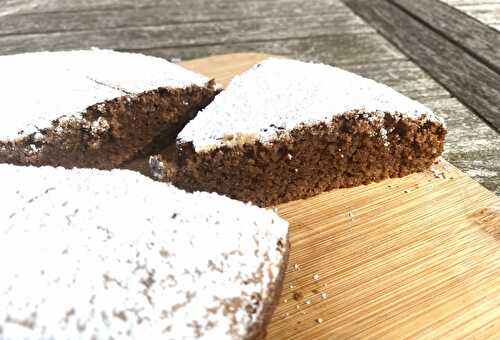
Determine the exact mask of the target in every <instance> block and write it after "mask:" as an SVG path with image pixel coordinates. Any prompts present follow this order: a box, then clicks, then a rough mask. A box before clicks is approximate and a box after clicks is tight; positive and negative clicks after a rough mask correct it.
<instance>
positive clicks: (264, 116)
mask: <svg viewBox="0 0 500 340" xmlns="http://www.w3.org/2000/svg"><path fill="white" fill-rule="evenodd" d="M354 110H359V111H365V112H367V113H373V114H375V115H377V114H378V115H380V114H382V113H384V112H386V113H399V114H402V115H403V116H406V117H410V118H419V117H422V116H424V115H426V117H427V119H430V120H435V121H439V122H442V120H441V118H439V117H438V116H437V115H436V114H435V113H433V112H432V111H431V110H430V109H429V108H427V107H425V106H424V105H422V104H420V103H418V102H416V101H414V100H411V99H409V98H408V97H405V96H404V95H402V94H400V93H398V92H396V91H394V90H393V89H391V88H389V87H387V86H385V85H383V84H380V83H377V82H375V81H373V80H370V79H367V78H363V77H361V76H358V75H356V74H353V73H350V72H347V71H344V70H342V69H339V68H336V67H332V66H329V65H324V64H315V63H306V62H300V61H295V60H288V59H268V60H265V61H263V62H261V63H260V64H257V65H255V66H254V67H253V68H251V69H250V70H249V71H247V72H245V73H243V74H241V75H239V76H236V77H235V78H233V80H232V81H231V83H230V84H229V86H228V87H227V89H226V90H225V91H223V92H222V93H221V94H219V95H218V96H217V97H216V98H215V100H214V101H213V102H212V103H211V104H210V105H208V106H207V107H206V108H205V109H204V110H203V111H201V112H200V113H198V115H197V116H196V118H195V119H193V120H192V121H190V122H189V123H188V125H187V126H186V127H185V128H184V129H183V130H182V131H181V133H180V134H179V136H178V141H179V142H181V143H183V142H192V143H193V145H194V147H195V150H196V151H204V150H210V149H213V148H216V147H218V146H221V145H224V144H226V137H227V136H240V137H242V138H241V139H242V140H248V138H250V139H257V140H259V141H261V142H266V141H269V140H272V139H274V138H276V137H277V136H278V132H283V131H287V130H291V129H293V128H296V127H299V126H301V125H302V124H304V125H310V124H314V123H319V122H327V121H330V120H331V119H332V118H333V117H334V116H336V115H341V114H343V113H346V112H349V111H354ZM226 145H227V144H226Z"/></svg>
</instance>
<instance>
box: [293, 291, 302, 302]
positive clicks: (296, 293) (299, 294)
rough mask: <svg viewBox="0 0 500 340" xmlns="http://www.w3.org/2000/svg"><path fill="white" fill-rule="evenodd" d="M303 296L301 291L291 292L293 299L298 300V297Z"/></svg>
mask: <svg viewBox="0 0 500 340" xmlns="http://www.w3.org/2000/svg"><path fill="white" fill-rule="evenodd" d="M303 297H304V295H303V294H302V293H301V292H294V293H293V299H294V300H295V301H299V300H300V299H302V298H303Z"/></svg>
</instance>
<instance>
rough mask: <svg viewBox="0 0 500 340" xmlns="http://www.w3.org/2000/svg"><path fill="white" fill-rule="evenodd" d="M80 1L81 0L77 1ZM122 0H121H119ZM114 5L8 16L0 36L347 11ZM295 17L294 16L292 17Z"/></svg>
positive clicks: (327, 4) (327, 0)
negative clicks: (119, 6)
mask: <svg viewBox="0 0 500 340" xmlns="http://www.w3.org/2000/svg"><path fill="white" fill-rule="evenodd" d="M77 3H80V2H77ZM119 3H122V2H119ZM141 4H142V6H143V7H140V8H129V7H124V8H111V9H94V10H80V11H70V12H64V11H56V12H48V13H44V12H43V11H41V12H35V13H24V14H11V15H6V16H4V17H3V18H2V19H1V20H0V35H6V34H29V33H48V32H62V31H64V32H67V31H78V30H89V29H92V30H98V29H108V28H123V27H141V26H148V27H149V26H161V25H166V24H169V25H171V24H179V23H193V22H207V21H223V20H233V21H235V20H241V19H244V20H245V19H250V18H254V19H255V18H284V17H292V18H293V17H298V16H313V15H322V14H327V13H331V14H335V13H336V14H339V13H348V12H349V9H348V8H347V7H345V6H344V5H343V4H339V2H338V1H335V0H322V1H313V2H311V3H308V4H307V5H305V4H304V2H303V0H281V1H278V2H274V1H256V0H252V1H233V2H230V3H228V2H227V1H226V2H224V1H206V0H201V1H194V2H193V3H192V4H190V5H189V7H188V6H187V5H186V3H185V2H177V1H169V2H168V3H164V2H162V3H160V4H158V6H147V7H146V6H144V4H143V3H142V2H141ZM291 20H294V19H291Z"/></svg>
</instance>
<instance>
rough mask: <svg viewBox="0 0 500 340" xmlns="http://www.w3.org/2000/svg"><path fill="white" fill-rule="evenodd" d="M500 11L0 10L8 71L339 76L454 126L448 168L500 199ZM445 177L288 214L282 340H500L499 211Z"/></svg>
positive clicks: (300, 2)
mask: <svg viewBox="0 0 500 340" xmlns="http://www.w3.org/2000/svg"><path fill="white" fill-rule="evenodd" d="M447 2H448V3H449V4H448V3H447ZM497 2H498V1H497V0H483V1H473V0H446V1H439V0H418V1H415V0H308V1H304V0H247V1H234V0H142V1H139V0H87V1H85V2H83V1H74V0H0V55H1V54H14V53H22V52H28V51H40V50H63V49H77V48H88V47H92V46H96V47H102V48H111V49H117V50H123V51H135V52H141V53H145V54H151V55H155V56H159V57H164V58H167V59H170V60H175V61H179V60H187V59H193V58H200V57H206V56H209V55H216V54H224V53H236V52H261V53H268V54H278V55H285V56H289V57H292V58H298V59H302V60H312V61H320V62H324V63H328V64H335V65H338V66H340V67H342V68H345V69H348V70H350V71H353V72H356V73H359V74H361V75H364V76H366V77H369V78H373V79H375V80H378V81H381V82H383V83H385V84H387V85H389V86H392V87H393V88H395V89H397V90H398V91H400V92H402V93H404V94H406V95H408V96H410V97H412V98H414V99H417V100H420V101H421V102H423V103H424V104H426V105H428V106H429V107H431V108H433V109H434V110H436V111H437V112H439V113H440V114H441V115H443V116H444V117H445V118H446V121H447V125H448V130H449V133H448V136H447V142H446V149H445V153H444V157H445V158H446V159H447V160H448V161H449V162H451V163H453V164H454V165H455V166H456V167H457V168H459V169H460V170H462V171H463V172H465V173H466V174H468V175H469V176H470V177H472V178H473V179H475V180H476V181H478V182H480V183H481V184H482V185H484V186H485V187H486V188H488V189H489V190H491V191H492V192H495V193H496V194H497V195H500V33H499V31H497V28H498V23H499V22H500V18H499V16H498V13H499V11H498V10H497V8H498V7H496V5H495V4H496V3H497ZM253 57H254V58H255V59H256V60H258V59H259V58H261V57H262V56H261V55H260V54H259V55H257V54H255V55H253ZM224 58H227V57H216V58H210V59H211V64H210V65H211V66H210V68H209V69H207V64H206V61H204V62H203V65H199V64H200V62H199V61H191V62H187V63H185V66H186V67H187V66H189V67H191V68H193V69H199V70H200V72H201V71H203V72H205V73H206V74H209V73H210V72H213V74H217V75H219V76H218V78H221V76H220V75H227V74H229V75H232V73H231V72H229V71H227V70H226V67H227V65H226V63H225V62H223V61H224V60H225V59H224ZM231 58H232V61H231V62H234V63H236V66H235V67H234V68H235V69H238V67H240V66H248V65H244V64H245V63H244V62H242V61H241V60H239V59H238V57H235V56H232V57H231ZM212 59H213V60H212ZM240 59H248V55H246V57H245V58H241V56H240ZM221 60H222V61H221ZM238 60H239V61H238ZM247 62H248V60H247ZM238 63H240V64H241V65H239V64H238ZM202 66H203V67H202ZM233 71H234V70H233ZM224 72H225V73H224ZM0 77H1V75H0ZM225 80H227V79H225ZM452 168H453V167H452ZM443 171H444V170H443ZM446 171H447V173H448V175H447V176H448V179H446V180H445V179H436V178H434V176H432V174H429V173H419V174H414V175H411V176H407V177H405V178H404V179H398V180H391V182H390V183H389V184H387V183H384V182H381V183H376V184H372V185H370V186H367V187H366V188H365V187H358V188H352V189H341V190H338V191H336V190H334V191H332V192H329V193H325V194H323V195H319V196H317V197H314V198H312V199H310V200H307V201H296V202H290V203H289V204H285V205H282V206H280V207H279V212H280V214H281V215H282V216H283V217H284V218H286V219H287V220H288V221H289V222H290V241H291V244H292V250H291V254H290V263H289V268H288V271H287V274H286V275H285V285H284V290H283V295H282V298H281V299H280V302H279V305H278V308H277V310H276V312H275V314H274V316H273V320H272V323H271V326H270V327H269V336H268V339H303V338H306V339H316V338H322V339H332V338H333V339H337V338H350V339H352V338H356V339H357V338H360V339H361V338H388V339H390V338H397V339H399V338H403V337H411V338H418V337H420V338H425V339H427V338H458V337H461V338H464V337H465V338H477V339H482V338H488V337H491V336H492V334H499V332H500V312H499V311H500V288H499V287H500V275H499V273H500V262H499V261H498V259H500V243H499V241H500V233H499V230H500V229H499V225H500V214H499V212H500V210H499V209H500V206H499V205H498V197H496V196H495V195H493V194H491V193H490V192H488V191H487V190H485V189H484V188H482V187H481V186H480V185H478V184H477V183H475V182H474V181H472V180H471V179H470V178H468V177H467V176H464V175H463V173H461V172H460V171H458V170H456V169H455V168H453V169H448V170H446ZM468 188H470V189H468ZM402 193H404V196H402ZM299 264H300V266H299ZM299 267H300V270H299ZM315 277H316V279H315ZM318 277H320V278H321V279H317V278H318ZM297 292H303V293H304V296H302V297H301V298H297V296H296V295H297V294H298V293H297ZM327 296H328V299H330V300H327ZM296 298H297V299H296ZM295 300H297V301H295ZM298 300H300V305H299V301H298ZM311 301H312V302H311ZM0 308H1V307H0ZM320 324H321V325H320Z"/></svg>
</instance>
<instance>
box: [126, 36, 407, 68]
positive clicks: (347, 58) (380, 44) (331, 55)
mask: <svg viewBox="0 0 500 340" xmlns="http://www.w3.org/2000/svg"><path fill="white" fill-rule="evenodd" d="M136 52H141V53H145V54H149V55H154V56H157V57H162V58H165V59H169V60H187V59H195V58H203V57H206V56H208V55H215V54H225V53H238V52H260V53H268V54H275V55H286V56H289V57H291V58H297V59H302V60H308V61H321V62H323V63H327V64H337V65H342V64H368V63H372V62H377V61H392V60H404V59H406V57H405V56H404V55H403V54H402V53H401V52H399V51H398V50H397V49H396V48H394V46H392V45H391V44H389V43H388V42H387V41H386V40H385V39H383V38H382V37H381V36H380V35H378V34H376V33H360V34H338V35H337V34H335V35H330V36H325V37H316V38H306V39H288V40H276V41H264V42H244V43H232V44H216V45H203V46H187V47H171V48H159V49H144V50H137V51H136Z"/></svg>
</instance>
